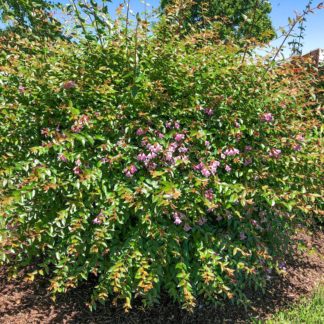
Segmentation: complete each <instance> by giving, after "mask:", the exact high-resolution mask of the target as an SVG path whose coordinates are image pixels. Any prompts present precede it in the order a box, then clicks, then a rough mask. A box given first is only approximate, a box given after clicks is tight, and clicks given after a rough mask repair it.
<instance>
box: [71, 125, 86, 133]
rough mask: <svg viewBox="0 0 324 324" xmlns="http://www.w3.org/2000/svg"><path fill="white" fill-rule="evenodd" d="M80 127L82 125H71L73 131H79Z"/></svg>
mask: <svg viewBox="0 0 324 324" xmlns="http://www.w3.org/2000/svg"><path fill="white" fill-rule="evenodd" d="M82 128H83V125H79V124H74V125H72V126H71V131H72V132H73V133H80V132H81V130H82Z"/></svg>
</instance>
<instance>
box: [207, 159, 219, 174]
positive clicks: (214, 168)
mask: <svg viewBox="0 0 324 324" xmlns="http://www.w3.org/2000/svg"><path fill="white" fill-rule="evenodd" d="M219 166H220V162H218V161H212V162H211V163H210V165H209V168H210V172H211V173H212V174H215V173H216V172H217V168H218V167H219Z"/></svg>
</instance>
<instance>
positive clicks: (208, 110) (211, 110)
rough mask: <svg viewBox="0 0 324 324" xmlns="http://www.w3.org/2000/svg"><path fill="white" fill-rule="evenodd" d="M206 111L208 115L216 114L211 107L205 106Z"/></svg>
mask: <svg viewBox="0 0 324 324" xmlns="http://www.w3.org/2000/svg"><path fill="white" fill-rule="evenodd" d="M204 112H205V114H206V115H207V116H212V115H213V114H214V111H213V109H211V108H205V110H204Z"/></svg>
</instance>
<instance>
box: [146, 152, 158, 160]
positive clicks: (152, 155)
mask: <svg viewBox="0 0 324 324" xmlns="http://www.w3.org/2000/svg"><path fill="white" fill-rule="evenodd" d="M156 157H157V154H156V153H154V152H151V153H149V154H147V156H146V159H147V160H152V159H155V158H156Z"/></svg>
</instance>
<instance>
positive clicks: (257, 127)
mask: <svg viewBox="0 0 324 324" xmlns="http://www.w3.org/2000/svg"><path fill="white" fill-rule="evenodd" d="M170 20H171V19H170ZM143 25H144V24H143ZM178 27H179V26H178V25H177V24H174V25H172V22H171V23H170V21H169V20H168V19H165V21H163V20H162V22H161V23H160V24H159V25H158V26H157V27H156V28H155V30H153V32H152V33H151V34H150V35H149V36H148V37H144V36H143V35H144V34H143V30H144V27H143V26H142V25H141V24H140V23H139V24H138V26H137V28H136V29H134V30H128V34H127V35H126V36H125V34H122V33H118V32H112V33H111V34H110V36H109V38H108V40H107V39H106V40H105V41H104V44H103V43H101V44H100V45H99V43H98V42H96V41H94V40H92V39H88V40H87V41H83V40H79V41H77V42H75V43H72V42H68V41H64V40H57V41H53V40H51V41H49V40H48V41H46V39H45V40H44V39H42V40H38V39H37V38H36V39H35V38H32V37H31V38H30V39H28V38H20V37H19V36H18V35H17V34H10V33H8V34H7V35H6V34H3V36H2V39H1V45H0V46H1V58H0V60H1V64H0V66H1V81H0V82H1V83H0V91H1V92H0V141H1V147H0V156H1V160H0V174H1V189H0V190H1V191H0V198H1V208H0V211H1V215H0V219H1V221H2V228H1V229H0V230H1V232H0V258H1V261H0V262H1V263H2V264H7V266H10V267H11V268H12V269H13V270H15V269H16V270H17V269H19V268H21V267H23V266H25V265H31V264H32V265H35V271H33V272H32V273H30V274H29V278H30V279H33V278H34V276H36V275H44V276H47V275H50V276H51V277H50V278H51V285H50V289H51V290H52V291H53V292H54V293H61V292H65V291H67V290H68V289H69V288H71V287H76V286H77V285H78V284H79V283H80V282H82V281H84V280H87V279H88V278H89V276H90V275H94V276H96V278H97V283H96V286H95V287H94V290H93V296H92V300H91V301H90V306H92V307H93V306H94V305H95V303H96V302H98V301H105V300H107V299H108V298H112V299H113V302H117V301H118V300H122V301H123V302H124V305H125V308H126V309H128V308H130V307H131V300H132V299H133V298H134V297H141V298H142V301H143V303H144V304H148V305H150V304H152V303H154V302H156V301H158V299H159V297H160V295H161V292H162V291H164V292H166V293H167V294H168V295H169V296H171V297H172V298H173V299H174V300H175V301H176V302H179V303H181V304H182V306H183V307H185V308H187V309H192V308H193V307H194V306H195V302H196V299H197V297H199V296H201V297H203V298H204V299H205V300H208V301H212V302H214V301H217V300H222V299H224V298H230V299H232V298H233V300H236V301H243V300H244V289H245V288H246V287H257V288H262V287H263V286H264V283H265V280H264V278H265V277H266V274H267V273H268V272H269V271H271V270H272V269H274V268H276V267H277V260H280V256H281V255H282V253H283V251H284V249H285V247H286V243H287V239H288V238H289V235H290V233H291V232H293V231H294V228H295V227H294V226H295V224H296V223H297V222H296V221H295V220H296V219H299V217H300V216H303V217H305V215H307V214H308V213H309V212H317V209H318V208H319V207H316V206H317V205H316V203H317V200H318V199H319V198H318V197H319V183H318V182H317V181H318V180H316V179H317V177H318V174H319V153H320V152H319V142H318V141H319V139H318V138H319V128H320V122H319V118H318V116H317V115H316V113H317V111H316V109H315V108H314V100H315V98H314V95H313V91H314V89H313V84H314V83H313V82H314V74H313V71H312V70H311V69H310V68H309V66H308V65H307V64H306V63H305V64H304V63H302V62H301V63H296V62H295V63H294V64H290V63H287V64H285V65H280V66H275V65H273V66H271V67H270V69H269V67H268V66H266V65H265V64H264V62H263V61H262V59H261V58H254V59H251V60H250V61H247V62H243V63H242V55H241V54H240V53H241V50H240V48H237V47H235V46H234V45H231V44H227V45H224V44H222V43H220V42H217V40H216V36H217V35H216V32H215V31H211V30H209V31H207V30H197V31H196V32H194V31H193V32H192V33H191V34H190V35H186V36H181V34H179V33H177V32H175V30H176V29H177V28H178ZM114 28H118V27H114Z"/></svg>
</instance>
